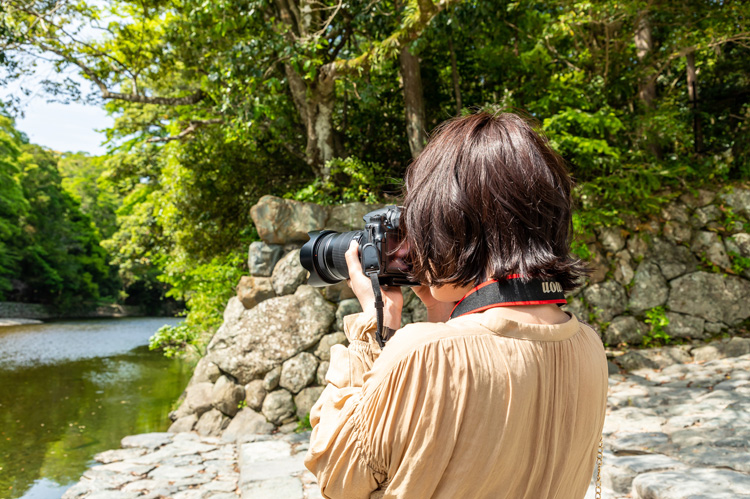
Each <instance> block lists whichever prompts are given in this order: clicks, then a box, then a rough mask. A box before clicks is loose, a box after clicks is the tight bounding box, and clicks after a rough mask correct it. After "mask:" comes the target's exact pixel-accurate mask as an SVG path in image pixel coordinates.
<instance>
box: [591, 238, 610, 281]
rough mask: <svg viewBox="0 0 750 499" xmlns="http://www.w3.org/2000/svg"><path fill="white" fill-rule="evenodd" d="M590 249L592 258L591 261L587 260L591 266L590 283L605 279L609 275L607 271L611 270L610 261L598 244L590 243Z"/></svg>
mask: <svg viewBox="0 0 750 499" xmlns="http://www.w3.org/2000/svg"><path fill="white" fill-rule="evenodd" d="M588 249H589V253H591V258H589V261H588V262H587V263H588V265H589V268H591V275H590V276H589V277H588V283H589V284H597V283H600V282H602V281H604V279H605V278H606V277H607V273H608V272H609V262H608V261H607V259H606V258H605V256H604V255H603V254H602V252H601V250H600V249H599V248H598V247H597V245H596V244H589V245H588Z"/></svg>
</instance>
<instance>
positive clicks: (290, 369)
mask: <svg viewBox="0 0 750 499" xmlns="http://www.w3.org/2000/svg"><path fill="white" fill-rule="evenodd" d="M317 369H318V359H316V358H315V356H314V355H313V354H311V353H307V352H302V353H299V354H297V355H296V356H294V357H292V358H291V359H289V360H287V361H286V362H284V363H283V364H282V365H281V379H280V380H279V386H281V387H282V388H286V389H287V390H289V391H290V392H292V393H298V392H299V391H300V390H302V389H303V388H304V387H306V386H307V385H309V384H310V383H312V382H313V381H314V380H315V374H316V373H317Z"/></svg>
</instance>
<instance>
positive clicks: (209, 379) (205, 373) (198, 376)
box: [190, 357, 221, 385]
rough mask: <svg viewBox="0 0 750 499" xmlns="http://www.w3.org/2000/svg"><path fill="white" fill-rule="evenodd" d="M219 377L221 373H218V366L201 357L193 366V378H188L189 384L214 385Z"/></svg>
mask: <svg viewBox="0 0 750 499" xmlns="http://www.w3.org/2000/svg"><path fill="white" fill-rule="evenodd" d="M219 376H221V371H219V368H218V366H217V365H216V364H214V363H213V362H211V361H210V360H208V359H207V358H205V357H201V360H199V361H198V364H196V366H195V370H194V371H193V377H192V378H190V384H191V385H195V384H197V383H216V380H217V379H219Z"/></svg>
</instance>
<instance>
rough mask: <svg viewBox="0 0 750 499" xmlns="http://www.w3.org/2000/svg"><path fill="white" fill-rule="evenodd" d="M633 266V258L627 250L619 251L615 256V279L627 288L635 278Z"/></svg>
mask: <svg viewBox="0 0 750 499" xmlns="http://www.w3.org/2000/svg"><path fill="white" fill-rule="evenodd" d="M633 264H634V263H633V258H632V257H631V256H630V253H628V252H627V251H626V250H622V251H618V252H617V253H616V254H615V274H614V277H615V280H616V281H617V282H619V283H620V284H622V285H623V286H627V285H628V284H630V281H632V280H633V276H635V271H634V270H633Z"/></svg>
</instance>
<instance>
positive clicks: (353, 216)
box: [326, 203, 385, 232]
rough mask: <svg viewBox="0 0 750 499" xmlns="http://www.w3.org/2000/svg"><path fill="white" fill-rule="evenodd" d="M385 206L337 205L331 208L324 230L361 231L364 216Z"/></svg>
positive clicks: (362, 204)
mask: <svg viewBox="0 0 750 499" xmlns="http://www.w3.org/2000/svg"><path fill="white" fill-rule="evenodd" d="M384 206H385V205H382V204H379V205H372V204H365V203H347V204H338V205H334V206H332V207H331V211H330V216H329V218H328V222H327V223H326V229H331V230H335V231H338V232H349V231H352V230H362V229H363V228H364V226H365V222H364V220H363V219H362V217H364V216H365V215H366V214H368V213H370V212H371V211H373V210H377V209H378V208H382V207H384Z"/></svg>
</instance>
